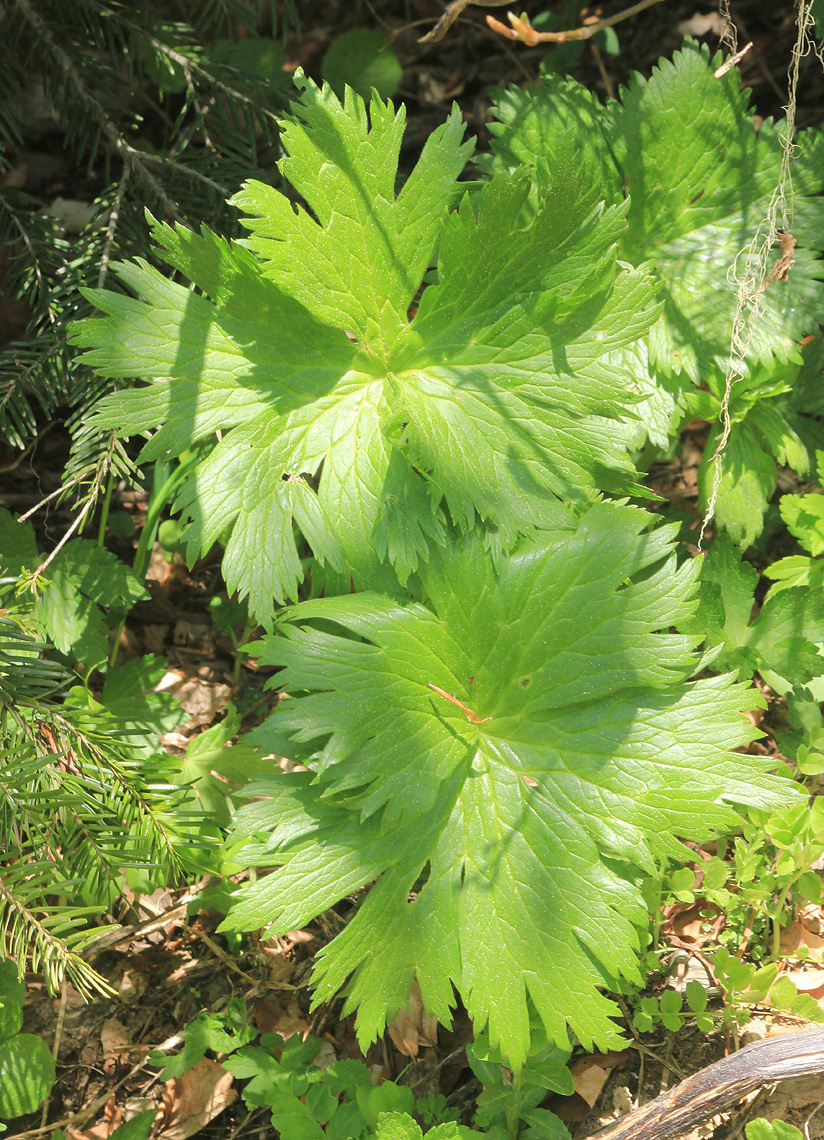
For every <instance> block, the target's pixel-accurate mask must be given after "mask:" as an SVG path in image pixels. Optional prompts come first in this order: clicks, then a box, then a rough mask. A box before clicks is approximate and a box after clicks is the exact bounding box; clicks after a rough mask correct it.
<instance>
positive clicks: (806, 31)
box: [698, 0, 813, 550]
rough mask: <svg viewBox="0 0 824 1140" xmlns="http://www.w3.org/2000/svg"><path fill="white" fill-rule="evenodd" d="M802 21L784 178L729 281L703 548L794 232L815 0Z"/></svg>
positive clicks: (802, 10) (801, 7)
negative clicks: (726, 340) (734, 410)
mask: <svg viewBox="0 0 824 1140" xmlns="http://www.w3.org/2000/svg"><path fill="white" fill-rule="evenodd" d="M796 21H797V28H798V34H797V37H796V42H795V46H794V48H793V55H792V63H791V64H790V74H789V98H788V100H787V106H786V107H785V111H786V113H787V118H786V125H785V134H784V149H783V152H782V155H781V167H780V170H779V174H778V182H777V184H776V187H775V190H774V191H773V193H772V197H771V198H770V201H769V205H768V206H767V211H766V217H765V218H764V220H763V221H762V222H761V223H760V225H759V226H758V229H757V230H756V232H755V234H754V235H753V237H752V239H751V241H750V243H749V244H748V245H747V246H746V247H745V248H744V249H742V250H740V251H739V253H738V255H737V256H736V258H735V261H734V262H733V264H732V266H731V267H730V270H729V273H728V275H727V277H728V280H730V281H731V282H733V283H735V284H737V285H738V300H737V303H736V307H735V315H734V316H733V323H732V330H731V332H730V351H729V355H728V357H727V366H726V372H725V375H724V396H723V399H722V401H721V412H720V414H719V417H718V419H719V421H720V423H721V425H722V427H721V435H720V438H719V440H718V445H717V446H716V449H715V452H714V454H713V457H712V487H711V490H710V496H709V501H708V503H707V509H706V512H705V513H704V518H703V521H702V523H701V532H700V534H699V537H698V549H699V550H701V549H702V545H703V542H704V535H705V534H706V531H707V527H708V526H709V525H710V523H711V521H712V518H713V516H714V514H715V506H716V503H717V502H718V493H719V491H720V488H721V475H722V471H721V459H722V456H723V454H724V449H725V448H726V446H727V441H728V440H729V438H730V432H731V431H732V420H731V418H730V399H731V397H732V390H733V388H734V387H735V385H736V384H737V383H738V381H739V380H742V379H743V378H744V376H746V374H747V354H748V352H749V347H750V342H751V341H752V338H753V334H754V332H755V329H756V327H757V324H758V318H759V314H760V311H761V303H762V302H761V296H762V294H763V293H764V290H765V289H766V286H767V284H768V282H769V278H768V275H767V264H768V262H769V259H770V251H771V250H772V247H773V244H774V243H775V240H776V237H778V236H779V234H778V231H779V230H784V231H785V232H789V230H790V229H791V225H790V218H789V215H790V213H791V211H792V175H791V172H790V163H791V161H792V156H793V150H794V147H793V137H794V135H795V112H796V94H797V90H798V73H799V69H800V66H801V59H802V57H803V56H805V55H807V53H808V52H809V51H811V50H812V41H811V38H810V29H811V27H812V26H813V16H812V0H797V9H796ZM782 252H783V251H782ZM741 259H743V273H742V274H741V275H740V276H739V274H738V263H739V261H740V260H741Z"/></svg>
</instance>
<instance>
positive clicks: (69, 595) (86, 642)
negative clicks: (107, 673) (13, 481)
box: [0, 508, 149, 666]
mask: <svg viewBox="0 0 824 1140" xmlns="http://www.w3.org/2000/svg"><path fill="white" fill-rule="evenodd" d="M42 561H43V558H42V557H41V555H40V554H38V551H37V545H36V542H35V538H34V527H33V526H32V525H31V523H28V522H24V523H20V522H18V521H17V520H16V519H15V518H14V517H13V516H12V515H11V514H10V513H9V512H8V511H6V510H4V509H2V508H0V576H2V575H5V574H8V575H14V576H18V575H21V574H23V573H25V572H26V571H28V572H29V573H31V572H33V571H34V570H36V569H37V567H38V566H39V565H40V563H41V562H42ZM148 596H149V595H148V593H147V591H146V590H145V589H144V587H143V586H141V585H140V583H139V582H138V581H137V579H136V578H135V576H134V574H133V573H132V571H131V570H130V569H129V567H128V566H126V565H125V564H124V563H123V562H121V561H120V559H119V558H117V557H116V556H115V555H114V554H112V553H111V551H109V550H105V549H103V547H101V546H98V545H97V543H95V542H90V541H89V540H88V539H84V538H75V539H73V540H72V541H71V542H69V543H67V544H66V546H65V547H63V549H62V550H61V551H60V552H59V554H58V555H57V557H56V558H55V559H54V560H53V561H52V562H51V563H50V564H49V566H48V567H47V568H46V571H45V573H44V580H43V581H42V582H41V583H40V585H39V591H38V596H37V600H36V602H35V605H34V611H33V617H34V620H35V621H36V622H38V624H39V625H40V627H41V629H42V631H43V633H45V635H46V636H47V637H48V638H49V639H50V640H51V641H52V642H53V643H54V645H55V646H56V647H57V649H59V650H60V652H61V653H70V654H71V655H72V657H73V658H74V659H75V660H76V661H81V662H83V663H84V664H86V665H87V666H92V665H96V664H99V663H101V662H102V661H105V659H106V656H107V654H108V642H107V636H108V625H107V623H106V621H105V618H104V616H103V614H102V613H101V608H100V607H105V608H106V609H111V608H119V609H124V610H125V609H127V608H128V607H130V606H132V605H134V603H135V602H137V601H140V600H141V599H143V598H147V597H148Z"/></svg>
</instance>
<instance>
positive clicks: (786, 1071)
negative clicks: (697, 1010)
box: [589, 1029, 824, 1140]
mask: <svg viewBox="0 0 824 1140" xmlns="http://www.w3.org/2000/svg"><path fill="white" fill-rule="evenodd" d="M813 1073H824V1029H811V1030H805V1031H804V1032H802V1033H785V1034H782V1036H780V1037H770V1038H767V1039H766V1040H764V1041H755V1042H753V1044H752V1045H745V1046H744V1048H743V1049H740V1050H739V1051H738V1052H737V1053H733V1054H732V1055H731V1056H729V1057H724V1058H723V1060H721V1061H716V1062H715V1064H714V1065H708V1066H707V1067H706V1068H705V1069H701V1071H700V1072H698V1073H695V1074H693V1076H691V1077H687V1079H686V1080H685V1081H681V1083H680V1084H679V1085H676V1086H675V1088H673V1089H670V1090H669V1091H668V1092H665V1093H662V1094H661V1096H658V1097H656V1098H655V1100H651V1101H650V1102H649V1104H645V1105H642V1106H641V1107H640V1108H636V1109H635V1111H634V1112H630V1113H628V1114H627V1115H626V1116H623V1117H621V1119H620V1120H617V1121H616V1122H615V1123H614V1124H609V1125H607V1127H606V1128H602V1129H600V1130H599V1131H598V1132H594V1133H592V1135H591V1136H590V1138H589V1140H668V1137H674V1136H680V1135H681V1134H682V1133H684V1132H688V1131H689V1130H690V1129H692V1128H694V1127H695V1125H696V1124H700V1123H701V1121H702V1120H708V1119H709V1118H710V1117H711V1116H715V1115H716V1114H717V1113H719V1112H723V1111H724V1110H725V1109H727V1108H730V1107H731V1106H732V1105H734V1104H736V1103H737V1102H738V1101H740V1100H741V1099H742V1097H745V1096H746V1095H747V1093H750V1092H755V1091H756V1090H758V1089H761V1088H763V1087H764V1085H770V1084H773V1083H775V1082H776V1081H787V1080H790V1079H791V1078H792V1077H805V1076H809V1075H811V1074H813Z"/></svg>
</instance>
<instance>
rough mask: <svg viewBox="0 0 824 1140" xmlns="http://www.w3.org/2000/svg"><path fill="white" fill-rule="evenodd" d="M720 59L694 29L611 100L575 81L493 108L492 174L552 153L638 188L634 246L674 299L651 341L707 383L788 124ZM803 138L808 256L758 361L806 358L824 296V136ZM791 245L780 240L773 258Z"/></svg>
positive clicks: (756, 336) (800, 192)
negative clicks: (720, 72) (752, 101)
mask: <svg viewBox="0 0 824 1140" xmlns="http://www.w3.org/2000/svg"><path fill="white" fill-rule="evenodd" d="M714 62H718V61H714ZM712 68H713V65H712V64H711V63H710V59H709V52H708V50H707V49H706V48H703V47H702V48H699V46H698V45H697V44H696V43H695V42H694V41H691V40H687V41H686V43H685V45H684V48H683V50H681V51H679V52H676V53H675V55H674V57H673V59H672V61H670V60H666V59H662V60H661V61H660V63H659V65H658V67H657V68H655V69H654V70H653V73H652V75H651V77H650V78H649V79H645V78H643V77H642V76H640V75H635V76H633V78H632V79H631V81H630V83H629V85H628V86H627V87H626V88H625V89H624V90H623V91H622V92H621V98H620V100H618V101H610V103H609V104H608V105H607V106H606V107H602V106H601V105H600V104H599V103H598V101H597V100H596V99H595V98H594V97H593V96H592V95H591V94H590V93H589V92H587V91H586V89H585V88H583V87H581V86H580V85H579V84H578V83H576V82H575V81H573V80H569V79H560V78H557V77H547V78H546V79H545V80H544V81H543V82H542V83H541V84H540V85H538V86H534V87H528V88H527V89H526V90H521V89H519V88H508V89H507V90H506V91H504V92H501V93H500V94H499V97H498V100H497V104H496V106H495V107H494V108H493V113H494V114H495V115H496V116H497V119H498V122H497V123H493V124H492V125H491V127H490V130H491V131H492V133H493V135H495V138H494V140H493V144H492V150H493V155H492V158H491V159H490V160H487V162H486V169H487V170H488V171H489V172H490V173H497V172H501V171H512V170H516V169H523V167H524V166H531V167H532V168H540V167H541V166H542V165H543V164H545V163H547V162H549V163H550V164H552V165H553V166H556V165H559V166H561V167H563V168H564V169H565V171H566V175H565V176H566V177H567V178H568V179H569V180H570V181H575V180H576V179H577V180H578V181H580V182H583V183H585V184H587V185H589V186H590V187H591V188H592V193H593V194H594V195H595V196H596V197H598V198H603V199H604V200H605V201H606V202H608V203H610V202H613V203H614V202H618V201H621V200H622V198H623V197H624V196H628V197H629V199H630V206H629V213H628V222H629V226H628V229H627V231H626V233H625V237H624V239H623V240H622V245H621V252H622V256H624V257H626V258H627V260H628V261H630V262H631V263H632V264H636V265H637V264H639V263H640V262H645V261H648V260H649V261H651V262H652V263H653V265H654V266H655V271H656V274H657V277H658V279H659V281H660V283H661V288H662V294H661V295H662V297H663V300H664V312H663V314H662V316H661V318H660V319H659V321H658V322H657V323H656V324H655V325H654V326H653V328H652V330H651V332H650V334H649V338H648V345H649V355H650V363H651V364H652V366H653V367H654V369H656V370H658V371H659V372H660V373H662V374H664V375H672V374H679V373H683V374H684V375H685V376H686V377H688V378H689V379H690V380H693V381H696V382H697V381H700V380H702V379H703V378H704V376H705V374H706V372H707V370H708V369H709V368H710V367H712V366H713V365H714V364H716V365H717V364H718V363H719V362H720V366H721V368H722V370H723V367H724V361H725V360H726V357H727V355H728V352H729V344H730V335H731V330H732V327H733V317H734V312H735V307H736V301H737V287H736V285H735V283H734V282H732V281H731V280H730V279H729V278H728V271H729V269H730V268H731V266H732V265H733V262H734V261H735V259H736V257H737V255H738V253H739V252H740V251H741V250H743V249H744V248H745V247H746V246H747V245H748V243H749V242H750V240H751V239H752V238H753V236H754V234H755V232H756V229H757V227H758V226H759V225H760V224H761V223H762V222H763V220H764V219H765V217H766V213H767V207H768V204H769V201H770V197H771V195H772V194H773V192H774V190H775V188H776V185H777V183H778V178H779V168H780V162H781V151H782V146H783V135H784V133H785V127H784V124H783V123H779V124H773V123H772V121H770V120H768V121H766V122H764V123H762V124H761V125H760V126H758V127H757V126H756V122H755V119H754V117H753V115H752V114H751V113H750V112H749V110H748V107H747V93H746V91H742V90H740V87H739V82H738V77H737V75H736V72H735V70H733V71H731V72H730V73H729V74H728V75H726V76H724V77H722V78H720V79H717V78H715V76H714V74H713V70H712ZM797 142H798V148H797V150H796V151H795V153H794V157H793V162H792V164H791V177H792V190H791V193H792V203H791V206H792V215H793V217H792V223H791V224H792V232H793V235H794V236H795V237H796V238H797V240H798V246H797V248H796V251H795V254H794V257H795V264H794V265H793V267H792V268H791V270H790V272H789V276H788V278H787V280H785V281H781V280H777V279H775V280H772V281H770V282H769V283H768V285H767V287H766V289H765V290H764V292H763V293H762V294H761V295H760V297H759V306H760V307H759V313H758V319H757V321H756V322H755V325H754V332H753V336H752V339H751V341H749V342H748V345H747V360H748V362H749V363H756V362H759V361H762V362H771V361H773V360H775V359H777V360H787V359H793V358H795V357H796V356H797V345H798V342H799V341H800V340H801V339H802V337H803V336H804V335H805V334H806V333H809V332H812V331H814V330H815V329H816V328H817V326H818V322H819V320H820V317H821V311H822V307H824V287H823V286H822V283H821V280H820V278H821V276H822V272H821V266H820V262H817V260H816V258H817V255H818V252H819V251H820V250H821V249H822V247H823V246H824V240H823V239H822V234H824V204H823V203H822V199H821V198H820V193H821V190H822V189H824V164H822V153H824V136H822V134H821V132H820V131H804V132H801V133H800V135H799V137H798V139H797ZM788 192H789V191H788ZM779 222H780V219H779ZM779 252H780V251H779V250H778V248H777V246H776V250H775V253H774V255H773V257H772V259H771V261H770V264H769V266H768V268H772V263H773V260H775V259H777V258H778V256H779Z"/></svg>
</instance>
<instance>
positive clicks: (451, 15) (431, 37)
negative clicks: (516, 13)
mask: <svg viewBox="0 0 824 1140" xmlns="http://www.w3.org/2000/svg"><path fill="white" fill-rule="evenodd" d="M508 3H509V0H452V3H451V4H448V5H447V7H446V11H445V12H444V14H443V15H442V16H441V18H440V20H438V22H437V24H436V25H435V27H434V28H433V29H432V31H431V32H427V34H426V35H425V36H421V38H420V39H419V40H418V43H419V44H436V43H438V41H439V40H442V39H443V38H444V36H445V35H446V33H447V32H448V31H449V29H450V28H451V27H452V25H453V24H454V23H455V21H456V20H457V18H458V16H460V14H461V12H463V10H464V9H465V8H468V7H469V5H470V4H477V5H480V6H481V7H483V8H503V7H504V5H505V4H508Z"/></svg>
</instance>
